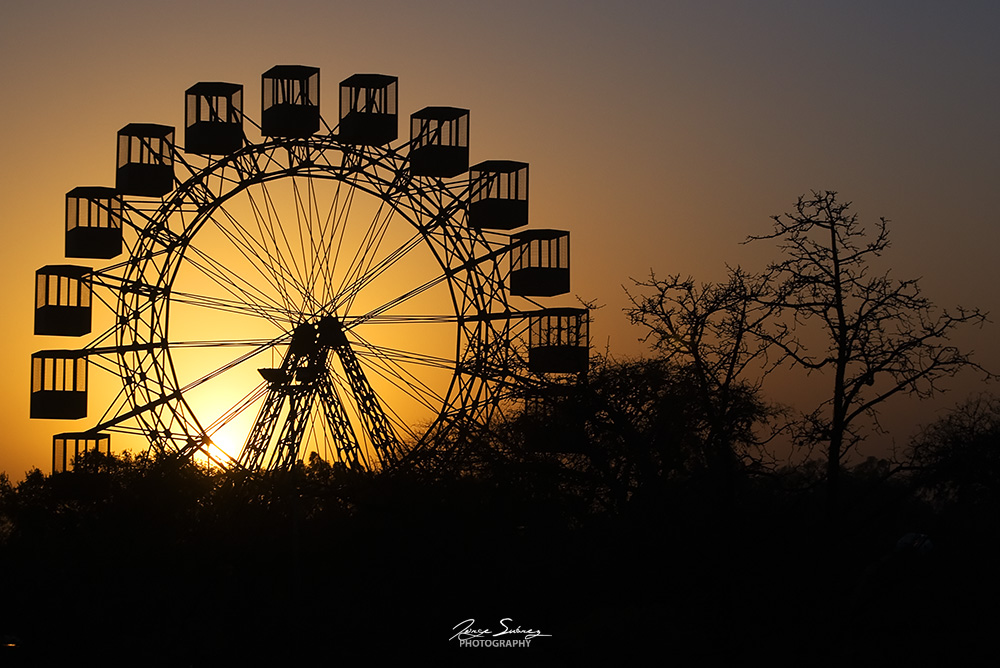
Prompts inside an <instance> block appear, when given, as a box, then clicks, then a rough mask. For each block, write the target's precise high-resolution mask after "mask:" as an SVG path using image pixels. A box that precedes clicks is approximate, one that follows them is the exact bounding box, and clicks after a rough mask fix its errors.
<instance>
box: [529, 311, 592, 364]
mask: <svg viewBox="0 0 1000 668" xmlns="http://www.w3.org/2000/svg"><path fill="white" fill-rule="evenodd" d="M589 361H590V318H589V315H588V313H587V309H582V308H550V309H544V310H542V311H538V312H537V313H534V314H533V315H531V316H530V318H529V330H528V368H529V369H530V370H531V371H533V372H535V373H583V372H585V371H586V370H587V366H588V364H589Z"/></svg>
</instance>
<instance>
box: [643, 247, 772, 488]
mask: <svg viewBox="0 0 1000 668" xmlns="http://www.w3.org/2000/svg"><path fill="white" fill-rule="evenodd" d="M635 286H636V287H637V288H640V289H642V290H643V291H644V293H643V294H638V295H633V294H629V299H630V300H631V302H632V306H631V307H629V308H627V309H626V313H627V314H628V316H629V317H630V319H631V320H632V322H633V323H635V324H638V325H641V326H643V327H644V328H646V329H647V330H648V331H647V333H646V335H645V337H644V339H643V340H645V341H648V342H650V343H651V344H652V346H653V348H654V350H656V351H657V352H658V353H660V355H661V356H662V357H663V359H664V361H665V362H667V363H668V364H669V365H671V366H673V367H674V368H675V369H678V370H680V371H683V374H684V376H685V377H686V384H687V385H688V387H690V388H691V391H692V393H693V395H694V396H693V397H692V399H694V402H693V403H696V404H697V405H698V406H700V411H699V412H700V413H701V415H702V416H703V417H702V420H703V422H704V425H703V428H702V429H700V430H699V431H700V433H701V438H700V439H699V440H700V441H701V443H700V449H701V450H702V455H703V458H704V460H705V461H706V463H707V464H708V468H709V470H710V471H714V472H715V474H716V476H717V478H718V479H719V480H720V481H721V482H722V483H723V485H724V488H725V490H726V492H727V493H731V492H732V485H733V477H734V476H735V474H736V471H737V470H738V469H739V468H740V464H741V461H740V460H741V459H743V458H745V457H747V456H748V455H750V454H752V453H751V450H753V449H754V447H753V446H759V445H761V444H762V442H761V441H760V440H759V439H758V437H757V436H756V434H755V433H754V429H755V427H757V426H759V425H760V423H762V422H766V421H767V420H768V419H769V418H770V417H772V416H773V414H774V409H773V407H770V406H767V405H765V404H764V403H763V402H762V401H761V400H760V385H761V382H762V380H763V376H764V375H765V371H766V364H765V362H766V355H767V350H768V347H769V346H770V345H771V341H769V340H766V339H764V338H761V337H760V336H758V335H757V331H758V330H759V329H760V328H761V327H762V326H763V324H764V323H765V322H766V321H767V320H768V318H769V317H770V316H771V313H772V311H773V310H774V308H775V307H774V306H772V305H770V304H769V303H768V301H769V300H768V294H769V292H768V291H769V286H768V278H767V277H766V276H755V275H752V274H749V273H747V272H745V271H743V270H742V269H740V268H738V267H737V268H735V269H732V268H731V269H730V270H729V276H728V279H727V281H726V282H723V283H705V284H700V285H699V284H696V283H695V282H694V281H693V280H692V279H691V278H686V279H682V278H681V277H680V276H677V275H674V276H669V277H667V278H666V279H657V278H656V276H655V275H650V277H649V280H648V281H635Z"/></svg>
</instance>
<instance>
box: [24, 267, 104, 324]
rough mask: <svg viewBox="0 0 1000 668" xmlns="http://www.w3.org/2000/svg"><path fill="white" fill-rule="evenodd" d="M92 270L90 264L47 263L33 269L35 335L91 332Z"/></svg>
mask: <svg viewBox="0 0 1000 668" xmlns="http://www.w3.org/2000/svg"><path fill="white" fill-rule="evenodd" d="M92 271H93V270H92V269H91V268H90V267H79V266H76V265H72V264H50V265H46V266H44V267H42V268H41V269H39V270H38V271H36V272H35V334H42V335H50V336H83V335H84V334H89V333H90V328H91V306H90V301H91V283H90V277H91V272H92Z"/></svg>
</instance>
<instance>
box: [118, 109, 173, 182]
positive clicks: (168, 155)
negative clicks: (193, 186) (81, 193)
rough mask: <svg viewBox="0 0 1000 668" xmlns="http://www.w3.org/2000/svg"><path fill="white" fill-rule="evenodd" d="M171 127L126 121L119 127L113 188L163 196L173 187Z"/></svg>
mask: <svg viewBox="0 0 1000 668" xmlns="http://www.w3.org/2000/svg"><path fill="white" fill-rule="evenodd" d="M173 148H174V129H173V128H172V127H170V126H167V125H156V124H153V123H129V124H128V125H126V126H125V127H123V128H122V129H121V130H119V131H118V171H117V173H116V175H115V188H116V189H117V190H118V192H120V193H121V194H123V195H139V196H144V197H162V196H163V195H166V194H167V193H168V192H170V191H171V190H173V189H174V155H173Z"/></svg>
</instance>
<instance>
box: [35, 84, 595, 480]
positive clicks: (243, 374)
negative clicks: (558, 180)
mask: <svg viewBox="0 0 1000 668" xmlns="http://www.w3.org/2000/svg"><path fill="white" fill-rule="evenodd" d="M319 74H320V73H319V70H318V69H317V68H314V67H305V66H298V65H282V66H276V67H273V68H271V69H270V70H268V71H267V72H265V73H264V74H263V75H262V78H261V115H260V122H259V124H258V123H257V122H255V121H254V120H252V119H251V117H250V116H248V115H247V114H245V113H244V106H243V86H242V85H240V84H232V83H218V82H202V83H198V84H195V85H193V86H191V87H190V88H189V89H188V90H187V91H186V94H185V102H186V110H185V121H184V137H183V145H179V144H178V143H177V142H175V130H174V128H173V127H170V126H166V125H158V124H149V123H131V124H128V125H126V126H125V127H123V128H122V129H121V130H120V131H119V132H118V147H117V157H118V160H117V170H116V174H115V186H114V187H113V188H111V187H96V186H84V187H77V188H74V189H72V190H70V191H69V192H68V193H67V194H66V230H65V254H66V256H67V257H69V258H86V259H91V260H100V261H104V263H103V265H102V266H96V267H95V266H82V265H76V264H57V265H47V266H44V267H42V268H41V269H39V270H38V271H37V272H36V280H35V334H36V335H42V336H57V337H74V338H79V339H84V340H85V341H86V342H85V343H83V345H80V346H77V347H72V348H66V347H60V348H50V349H46V350H41V351H39V352H36V353H34V354H33V355H32V388H31V417H32V418H42V419H61V420H77V419H83V418H87V417H88V416H90V417H91V419H92V420H93V424H92V426H89V427H87V428H84V429H80V430H77V431H70V432H62V433H59V434H56V435H55V436H54V437H53V470H54V471H62V470H65V469H67V468H68V467H70V466H71V465H72V459H73V457H74V455H78V454H80V453H81V452H83V451H86V450H90V449H100V450H109V449H110V438H111V434H112V433H114V432H117V433H121V434H129V435H130V436H129V438H132V439H141V442H142V444H143V447H149V448H150V449H152V450H154V451H161V452H169V453H176V454H177V455H179V456H181V457H202V458H204V459H206V460H207V461H210V462H213V463H216V464H219V465H223V466H236V467H242V468H245V469H250V470H281V469H288V468H290V467H291V466H293V465H294V464H295V462H297V461H300V460H302V459H304V458H306V457H307V456H308V455H309V453H311V452H316V453H317V454H319V456H321V457H323V458H324V459H326V460H327V461H331V462H341V463H343V464H344V465H346V466H349V467H357V468H364V469H368V470H380V469H383V468H386V467H389V466H392V465H393V464H394V463H396V462H398V461H400V460H401V459H403V458H405V457H407V456H409V455H410V454H411V453H415V452H418V451H420V450H422V449H426V448H430V447H434V444H435V443H440V442H444V441H445V440H447V439H449V438H452V437H454V436H455V435H456V434H462V433H465V432H467V431H468V430H469V429H470V428H472V427H474V426H481V425H485V424H488V423H489V422H490V420H491V419H492V418H493V417H494V415H495V413H496V411H497V410H498V408H499V407H502V406H504V405H505V404H506V403H509V402H514V401H519V400H522V399H524V398H525V397H530V396H536V397H537V396H539V395H540V394H541V393H542V391H543V390H544V388H545V387H548V386H551V385H553V384H556V385H560V384H562V385H565V384H567V383H572V382H574V380H573V379H576V378H579V377H580V376H581V375H582V374H583V373H585V371H586V368H587V360H588V345H589V344H588V339H589V334H588V314H587V311H586V309H580V308H552V307H546V306H544V305H543V304H542V303H541V302H540V301H539V300H544V299H545V298H548V297H553V296H556V295H561V294H565V293H567V292H568V291H569V232H567V231H563V230H550V229H528V228H526V227H525V226H526V225H527V223H528V165H527V164H526V163H523V162H516V161H511V160H487V161H484V162H480V163H478V164H475V165H472V166H471V167H470V165H469V111H468V110H466V109H458V108H454V107H437V106H435V107H426V108H424V109H421V110H419V111H416V112H414V113H412V114H411V116H410V134H409V139H408V140H407V141H399V140H398V138H397V136H398V112H397V103H398V99H397V97H398V96H397V84H398V82H397V79H396V77H392V76H386V75H379V74H355V75H353V76H350V77H348V78H347V79H344V80H343V81H341V83H340V87H339V94H340V100H339V102H340V104H339V121H338V123H337V124H336V125H335V126H333V127H331V126H330V125H329V124H328V123H327V121H326V120H325V119H324V117H323V116H322V115H321V114H320V86H319ZM251 134H253V135H254V136H256V135H259V136H260V139H259V140H256V141H255V140H254V139H252V138H251ZM521 228H525V229H521ZM519 229H520V230H521V231H519V232H515V230H519ZM95 264H96V263H95ZM91 395H93V396H91ZM91 404H94V405H93V406H91ZM95 408H99V412H98V411H97V410H93V409H95Z"/></svg>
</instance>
